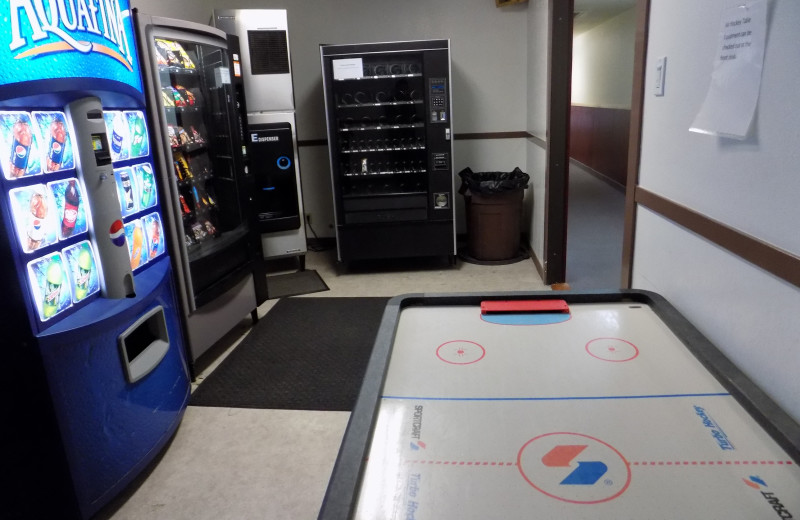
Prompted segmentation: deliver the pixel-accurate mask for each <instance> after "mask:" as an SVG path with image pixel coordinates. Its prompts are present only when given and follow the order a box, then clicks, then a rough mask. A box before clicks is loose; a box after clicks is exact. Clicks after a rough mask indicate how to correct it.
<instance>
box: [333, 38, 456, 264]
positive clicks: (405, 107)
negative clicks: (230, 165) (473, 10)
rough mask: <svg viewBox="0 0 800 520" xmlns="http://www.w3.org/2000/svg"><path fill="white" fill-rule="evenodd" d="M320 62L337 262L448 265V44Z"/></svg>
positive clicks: (352, 52) (394, 47)
mask: <svg viewBox="0 0 800 520" xmlns="http://www.w3.org/2000/svg"><path fill="white" fill-rule="evenodd" d="M320 55H321V60H322V79H323V89H324V92H325V110H326V117H327V126H328V145H329V150H330V164H331V182H332V188H333V197H334V210H335V215H334V216H335V223H336V243H337V249H338V259H339V261H340V262H349V261H351V260H359V259H375V258H400V257H416V256H447V257H448V258H449V259H450V262H451V263H452V262H454V261H455V254H456V237H455V213H454V204H453V167H452V158H453V145H452V133H451V109H450V106H451V96H450V92H451V88H450V42H449V40H418V41H409V42H387V43H364V44H348V45H321V46H320Z"/></svg>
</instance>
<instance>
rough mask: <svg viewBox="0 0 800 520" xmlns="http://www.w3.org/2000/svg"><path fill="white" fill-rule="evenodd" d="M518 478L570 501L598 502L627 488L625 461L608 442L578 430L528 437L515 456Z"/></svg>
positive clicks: (614, 496)
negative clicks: (529, 438)
mask: <svg viewBox="0 0 800 520" xmlns="http://www.w3.org/2000/svg"><path fill="white" fill-rule="evenodd" d="M517 467H518V468H519V471H520V474H521V475H522V478H524V479H525V481H526V482H528V484H530V485H531V486H532V487H533V488H534V489H536V490H537V491H540V492H541V493H544V494H545V495H547V496H549V497H551V498H555V499H557V500H562V501H564V502H570V503H573V504H599V503H601V502H607V501H609V500H613V499H615V498H617V497H618V496H620V495H621V494H622V493H624V492H625V490H626V489H628V486H629V485H630V482H631V472H630V467H629V464H628V461H627V460H626V459H625V457H623V456H622V454H621V453H620V452H619V451H617V450H616V449H615V448H614V447H613V446H611V445H610V444H608V443H606V442H604V441H602V440H600V439H597V438H594V437H591V436H589V435H584V434H581V433H571V432H556V433H547V434H544V435H540V436H538V437H535V438H533V439H531V440H529V441H528V442H527V443H525V445H524V446H523V447H522V448H521V449H520V451H519V454H518V455H517Z"/></svg>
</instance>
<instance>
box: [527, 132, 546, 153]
mask: <svg viewBox="0 0 800 520" xmlns="http://www.w3.org/2000/svg"><path fill="white" fill-rule="evenodd" d="M525 137H527V138H528V141H530V142H532V143H534V144H536V145H539V147H540V148H544V149H545V150H546V149H547V141H545V140H544V139H542V138H541V137H538V136H535V135H533V134H531V133H527V132H526V136H525Z"/></svg>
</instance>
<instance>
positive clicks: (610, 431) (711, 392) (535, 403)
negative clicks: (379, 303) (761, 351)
mask: <svg viewBox="0 0 800 520" xmlns="http://www.w3.org/2000/svg"><path fill="white" fill-rule="evenodd" d="M754 348H757V346H754ZM798 462H800V426H799V425H798V424H797V423H796V422H795V421H793V420H792V418H791V417H789V416H788V415H787V414H786V413H785V412H783V411H782V410H781V409H780V408H778V407H777V405H776V404H775V403H774V402H773V401H772V400H771V399H770V398H769V397H768V396H767V395H766V394H764V393H763V392H762V391H761V390H760V389H759V388H758V387H756V386H755V385H754V384H753V383H752V382H751V381H750V380H749V379H748V378H747V377H746V376H745V375H744V374H743V373H742V372H741V371H740V370H739V369H738V368H737V367H736V366H735V365H733V364H732V363H731V362H730V361H729V360H728V359H727V358H725V356H723V355H722V354H721V352H720V351H719V350H718V349H717V348H716V347H715V346H714V345H712V344H711V343H710V342H709V341H708V340H707V339H706V338H704V337H703V336H702V334H700V333H699V332H698V330H697V329H696V328H695V327H694V326H692V325H691V324H690V323H689V321H688V320H687V319H685V318H684V317H683V316H682V315H680V314H679V313H678V312H677V311H676V310H675V308H674V307H672V306H671V305H670V304H669V303H668V302H667V301H666V300H665V299H664V298H662V297H660V296H659V295H657V294H654V293H651V292H645V291H619V292H590V293H576V292H571V291H566V292H539V293H519V292H513V293H486V294H442V295H426V294H409V295H402V296H398V297H395V298H393V299H391V300H390V301H389V303H388V304H387V307H386V310H385V312H384V315H383V318H382V322H381V326H380V329H379V332H378V335H377V338H376V341H375V347H374V350H373V353H372V357H371V358H370V361H369V364H368V367H367V371H366V375H365V379H364V382H363V385H362V388H361V391H360V394H359V397H358V400H357V402H356V405H355V408H354V410H353V412H352V415H351V417H350V422H349V423H348V427H347V430H346V432H345V436H344V438H343V441H342V445H341V448H340V452H339V455H338V458H337V461H336V464H335V466H334V469H333V472H332V475H331V479H330V482H329V485H328V489H327V492H326V494H325V498H324V500H323V503H322V507H321V510H320V513H319V517H318V518H319V519H320V520H334V519H336V520H341V519H346V518H348V519H349V518H355V519H359V520H388V519H403V520H411V519H419V520H443V519H459V520H462V519H481V520H485V519H491V518H498V519H500V518H502V519H531V518H548V519H549V518H554V519H573V518H586V519H604V518H608V519H623V518H637V519H638V518H648V519H656V518H665V519H667V518H668V519H675V518H681V519H688V518H715V519H734V518H744V519H757V518H764V519H771V518H776V517H777V518H800V468H798Z"/></svg>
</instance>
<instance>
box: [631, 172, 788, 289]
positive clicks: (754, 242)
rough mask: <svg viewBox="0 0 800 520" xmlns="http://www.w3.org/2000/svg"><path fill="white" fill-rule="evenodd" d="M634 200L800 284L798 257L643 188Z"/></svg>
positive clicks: (761, 266)
mask: <svg viewBox="0 0 800 520" xmlns="http://www.w3.org/2000/svg"><path fill="white" fill-rule="evenodd" d="M636 202H637V203H638V204H641V205H643V206H645V207H646V208H648V209H650V210H652V211H655V212H656V213H658V214H659V215H661V216H663V217H665V218H668V219H669V220H672V221H673V222H675V223H676V224H679V225H681V226H683V227H685V228H687V229H688V230H690V231H693V232H694V233H697V234H698V235H700V236H701V237H703V238H705V239H706V240H710V241H711V242H713V243H714V244H716V245H718V246H720V247H722V248H723V249H726V250H727V251H729V252H731V253H733V254H735V255H737V256H739V257H740V258H742V259H744V260H747V261H748V262H750V263H751V264H754V265H756V266H758V267H760V268H761V269H764V270H765V271H767V272H769V273H772V274H774V275H775V276H777V277H779V278H781V279H783V280H785V281H787V282H789V283H790V284H792V285H794V286H796V287H800V257H798V256H796V255H793V254H792V253H790V252H788V251H784V250H783V249H780V248H777V247H775V246H773V245H770V244H767V243H766V242H762V241H761V240H759V239H757V238H755V237H753V236H751V235H747V234H745V233H742V232H741V231H737V230H735V229H733V228H731V227H728V226H726V225H725V224H722V223H720V222H718V221H716V220H713V219H710V218H708V217H706V216H704V215H702V214H700V213H697V212H696V211H693V210H691V209H689V208H687V207H686V206H682V205H680V204H677V203H675V202H673V201H671V200H668V199H665V198H663V197H661V196H659V195H656V194H655V193H652V192H650V191H647V190H646V189H644V188H642V187H637V188H636Z"/></svg>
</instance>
